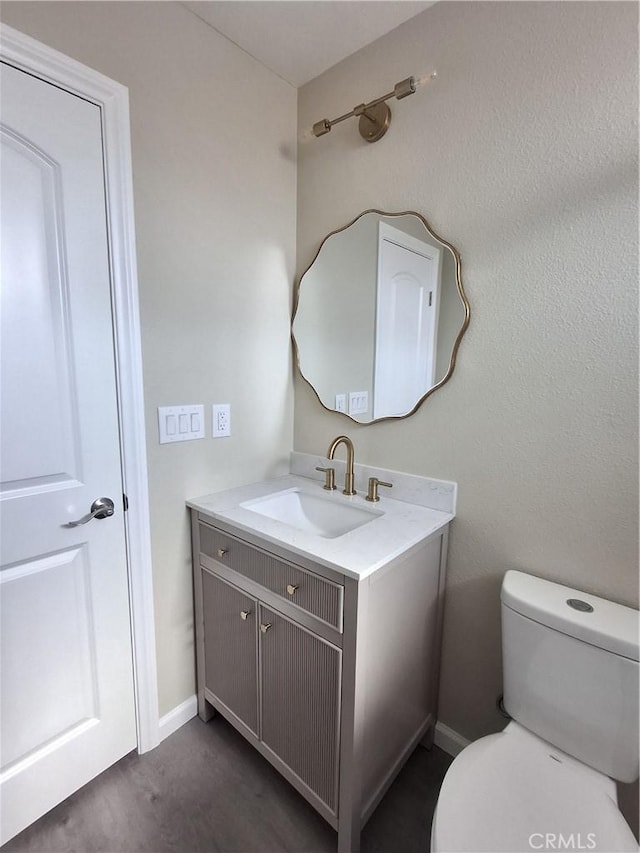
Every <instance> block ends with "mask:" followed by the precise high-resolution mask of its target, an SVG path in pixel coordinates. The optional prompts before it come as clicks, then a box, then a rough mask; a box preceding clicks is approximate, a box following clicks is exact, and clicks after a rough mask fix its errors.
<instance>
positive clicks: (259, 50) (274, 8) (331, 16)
mask: <svg viewBox="0 0 640 853" xmlns="http://www.w3.org/2000/svg"><path fill="white" fill-rule="evenodd" d="M183 5H184V6H186V7H187V8H188V9H189V10H190V11H191V12H193V13H194V14H195V15H197V16H198V17H199V18H201V20H203V21H204V22H205V23H207V24H209V25H210V26H211V27H213V28H214V29H216V30H217V31H218V32H220V33H222V34H223V35H224V36H226V37H227V38H228V39H230V40H231V41H232V42H234V44H237V45H238V47H241V48H242V49H243V50H245V51H246V52H247V53H249V54H251V56H253V57H254V58H255V59H257V60H258V62H261V63H262V64H263V65H265V66H266V67H267V68H269V69H270V70H271V71H273V72H274V73H275V74H277V75H278V76H279V77H282V79H283V80H286V81H287V82H288V83H291V85H292V86H295V87H296V88H298V87H299V86H302V85H304V84H305V83H308V82H309V80H313V78H314V77H317V76H318V75H319V74H322V72H323V71H326V70H327V68H331V67H332V66H333V65H335V64H336V63H338V62H340V61H341V60H342V59H344V58H345V57H347V56H350V55H351V54H352V53H355V52H356V51H357V50H360V48H361V47H364V46H365V45H367V44H370V43H371V42H372V41H375V40H376V39H377V38H380V36H383V35H385V34H386V33H388V32H390V31H391V30H393V29H395V28H396V27H397V26H399V25H400V24H402V23H404V21H407V20H408V19H409V18H413V16H414V15H418V14H419V13H420V12H422V11H423V10H424V9H426V8H427V7H428V6H433V0H429V2H427V0H198V2H185V3H184V4H183Z"/></svg>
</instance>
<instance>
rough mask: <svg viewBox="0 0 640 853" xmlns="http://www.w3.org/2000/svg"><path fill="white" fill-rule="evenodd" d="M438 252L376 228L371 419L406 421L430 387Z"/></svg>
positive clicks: (439, 262) (406, 236)
mask: <svg viewBox="0 0 640 853" xmlns="http://www.w3.org/2000/svg"><path fill="white" fill-rule="evenodd" d="M441 267H442V255H441V251H440V249H437V248H436V247H435V246H431V245H430V244H428V243H425V242H423V241H422V240H418V239H416V238H415V237H411V236H410V235H409V234H405V233H404V232H403V231H400V230H399V229H397V228H394V227H393V226H391V225H388V224H387V223H385V222H380V225H379V232H378V278H377V305H376V328H375V359H374V389H373V417H374V418H386V417H393V416H398V415H406V414H407V413H408V412H410V411H411V409H412V408H413V407H414V406H415V404H416V401H417V400H419V399H420V398H421V396H422V395H423V393H424V389H425V388H430V387H431V386H432V385H433V384H434V379H435V365H436V347H437V339H436V338H437V331H436V330H437V321H438V308H439V304H440V279H441Z"/></svg>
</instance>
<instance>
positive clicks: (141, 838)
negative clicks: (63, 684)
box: [2, 715, 451, 853]
mask: <svg viewBox="0 0 640 853" xmlns="http://www.w3.org/2000/svg"><path fill="white" fill-rule="evenodd" d="M450 762H451V758H450V757H449V756H448V755H447V754H446V753H444V752H442V751H441V750H440V749H438V748H437V747H433V749H432V750H431V751H429V752H427V750H425V749H423V748H422V747H418V748H417V749H416V751H415V752H414V753H413V755H412V756H411V758H410V759H409V761H408V762H407V764H406V765H405V767H404V768H403V770H402V772H401V773H400V775H399V776H398V778H397V779H396V781H395V782H394V784H393V785H392V787H391V788H390V789H389V791H388V792H387V795H386V796H385V798H384V799H383V801H382V802H381V803H380V805H379V806H378V808H377V810H376V811H375V813H374V814H373V816H372V817H371V819H370V820H369V822H368V823H367V825H366V827H365V828H364V830H363V833H362V851H363V853H382V851H390V853H414V851H415V853H426V851H428V850H429V836H430V830H431V816H432V814H433V809H434V807H435V803H436V799H437V795H438V791H439V789H440V785H441V783H442V779H443V777H444V774H445V772H446V770H447V767H448V766H449V764H450ZM336 840H337V836H336V833H335V832H334V831H333V830H332V829H331V827H330V826H329V825H328V824H327V823H325V821H324V820H323V819H322V818H321V817H320V816H319V815H318V814H317V813H316V812H315V810H314V809H313V808H312V807H311V806H310V805H308V803H307V802H306V801H305V800H304V799H303V798H302V797H301V796H300V795H299V794H298V793H297V792H296V791H295V790H294V789H293V788H292V787H291V786H290V785H289V784H288V783H287V782H285V780H284V779H283V778H282V777H281V776H280V775H279V774H278V773H277V772H276V771H275V770H274V769H273V768H272V767H271V765H270V764H269V763H268V762H267V761H266V760H265V759H264V758H262V757H261V756H260V755H259V754H258V753H257V752H256V751H255V750H254V749H253V748H252V747H251V746H250V745H249V744H248V743H247V742H246V741H245V740H244V738H242V737H241V735H239V734H238V733H237V732H236V731H235V730H234V729H233V728H232V727H231V726H230V725H229V724H228V723H227V722H225V720H223V719H222V717H220V716H219V715H217V716H215V717H214V718H213V720H212V721H211V722H210V723H207V724H205V723H202V722H201V721H200V720H199V719H198V718H197V717H196V718H195V719H193V720H191V722H189V723H187V725H186V726H183V727H182V728H181V729H179V731H177V732H176V733H175V734H173V735H171V737H169V738H167V739H166V740H165V741H163V742H162V743H161V744H160V746H159V747H158V748H157V749H155V750H153V751H152V752H149V753H146V754H145V755H137V754H136V753H131V754H129V755H127V756H125V757H124V758H123V759H122V760H121V761H119V762H118V763H117V764H115V765H114V766H113V767H111V768H110V769H109V770H106V771H105V772H104V773H102V774H101V775H100V776H98V778H97V779H94V780H93V782H90V783H89V784H88V785H86V786H85V787H84V788H82V789H81V790H80V791H78V792H77V793H75V794H74V795H73V796H72V797H69V799H68V800H65V801H64V802H63V803H61V804H60V805H59V806H57V808H55V809H53V810H52V811H51V812H49V814H47V815H45V816H44V817H43V818H41V819H40V820H39V821H37V823H35V824H33V826H31V827H29V828H28V829H26V830H25V831H24V832H22V833H20V835H18V836H16V838H14V839H13V840H12V841H10V842H9V843H8V844H6V845H5V846H4V847H3V848H2V853H17V851H37V853H98V851H99V853H137V851H141V853H142V851H145V853H196V851H206V853H215V851H224V853H253V851H255V852H256V853H258V851H259V853H289V852H290V853H335V850H336Z"/></svg>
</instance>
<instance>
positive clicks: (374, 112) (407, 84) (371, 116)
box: [313, 77, 417, 142]
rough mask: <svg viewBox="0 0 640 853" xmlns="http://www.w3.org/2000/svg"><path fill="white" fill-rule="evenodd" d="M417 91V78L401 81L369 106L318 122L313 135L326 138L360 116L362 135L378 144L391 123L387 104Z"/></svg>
mask: <svg viewBox="0 0 640 853" xmlns="http://www.w3.org/2000/svg"><path fill="white" fill-rule="evenodd" d="M416 89H417V84H416V80H415V77H407V79H406V80H401V81H400V82H399V83H396V85H395V86H394V87H393V91H391V92H388V93H387V94H386V95H381V96H380V97H379V98H374V100H373V101H369V103H367V104H358V106H357V107H354V108H353V109H352V110H351V112H348V113H345V114H344V115H342V116H338V118H334V119H328V118H323V119H321V120H320V121H317V122H316V123H315V124H314V125H313V135H314V136H324V134H325V133H329V131H330V130H331V128H332V127H333V126H334V125H336V124H340V122H341V121H345V119H348V118H353V117H356V116H358V117H360V133H361V135H362V136H363V137H364V138H365V139H366V140H367V142H376V141H377V140H378V139H380V138H381V137H382V136H384V134H385V133H386V132H387V128H388V127H389V124H390V122H391V110H390V109H389V107H388V106H387V105H386V103H385V102H386V101H388V100H389V99H390V98H396V99H397V100H398V101H400V100H402V98H406V97H408V96H409V95H413V93H414V92H415V91H416ZM381 104H384V106H383V107H382V108H380V105H381ZM376 108H378V109H376ZM363 118H364V119H365V121H364V122H363V121H362V119H363Z"/></svg>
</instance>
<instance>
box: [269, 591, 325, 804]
mask: <svg viewBox="0 0 640 853" xmlns="http://www.w3.org/2000/svg"><path fill="white" fill-rule="evenodd" d="M260 624H261V626H262V628H263V629H264V627H266V626H267V625H268V626H270V627H269V628H268V629H267V630H266V631H265V632H264V633H261V640H260V654H261V698H262V741H263V742H264V743H265V744H266V746H268V747H269V748H270V749H271V750H273V752H275V753H276V754H277V755H278V756H279V757H280V758H281V759H282V760H283V761H284V762H285V764H287V765H288V766H289V767H290V768H291V770H292V771H293V772H294V773H295V774H296V775H297V776H298V777H299V778H300V779H301V780H302V781H303V782H304V783H305V784H306V785H308V787H309V788H311V790H312V791H314V792H315V793H316V794H317V795H318V796H319V797H320V799H321V800H322V801H323V802H324V803H326V805H327V806H328V807H329V808H330V809H331V811H332V812H333V813H335V812H336V810H337V761H338V745H339V705H340V676H341V651H340V650H339V649H337V648H335V647H334V646H332V645H330V644H329V643H327V642H325V641H323V640H321V639H320V638H318V637H317V636H315V635H314V634H311V633H309V632H308V631H306V630H305V629H303V628H300V627H299V626H298V625H296V624H295V623H293V622H290V621H289V620H288V619H285V618H283V617H282V616H279V615H278V614H276V613H275V612H274V611H272V610H269V609H268V608H266V607H264V606H262V605H261V606H260Z"/></svg>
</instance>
